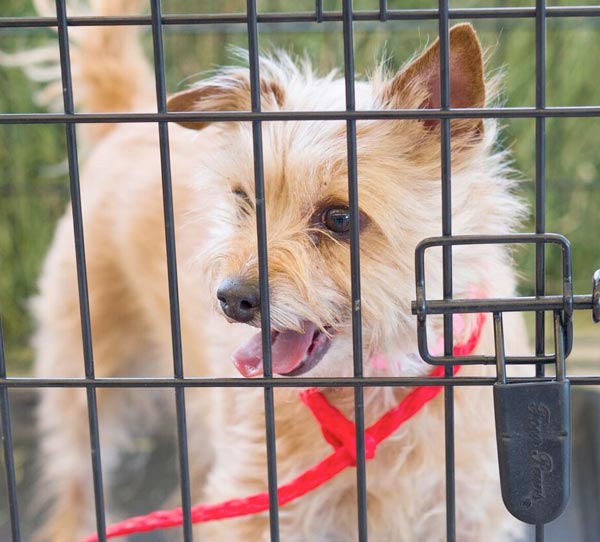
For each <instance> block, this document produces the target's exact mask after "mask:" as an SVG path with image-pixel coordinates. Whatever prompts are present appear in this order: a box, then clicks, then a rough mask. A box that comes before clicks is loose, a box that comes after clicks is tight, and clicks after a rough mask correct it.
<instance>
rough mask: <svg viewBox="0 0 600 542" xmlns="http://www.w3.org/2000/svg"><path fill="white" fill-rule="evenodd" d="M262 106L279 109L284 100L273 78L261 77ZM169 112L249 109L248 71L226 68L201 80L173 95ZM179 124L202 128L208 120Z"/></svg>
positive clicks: (282, 91) (207, 123)
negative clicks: (213, 75) (227, 69)
mask: <svg viewBox="0 0 600 542" xmlns="http://www.w3.org/2000/svg"><path fill="white" fill-rule="evenodd" d="M260 94H261V103H262V107H263V109H275V108H278V107H279V108H280V107H281V106H282V105H283V101H284V90H283V88H282V86H281V85H280V84H279V83H278V82H276V81H273V80H270V79H261V82H260ZM167 109H168V111H169V112H181V113H192V112H196V111H250V110H251V101H250V79H249V76H248V70H243V69H239V70H238V69H235V70H229V71H225V72H223V73H220V74H218V75H216V76H215V77H211V78H210V79H206V80H204V81H201V82H200V83H198V84H197V85H195V86H194V87H192V88H190V89H188V90H184V91H182V92H179V93H177V94H174V95H173V96H171V97H170V98H169V100H168V102H167ZM178 124H179V125H181V126H183V127H185V128H191V129H192V130H202V128H206V126H208V125H209V124H210V122H206V121H181V122H179V123H178Z"/></svg>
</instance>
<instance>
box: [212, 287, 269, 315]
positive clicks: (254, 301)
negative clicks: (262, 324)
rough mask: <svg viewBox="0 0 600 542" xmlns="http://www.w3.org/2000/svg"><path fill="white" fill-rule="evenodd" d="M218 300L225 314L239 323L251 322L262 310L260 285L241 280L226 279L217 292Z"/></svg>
mask: <svg viewBox="0 0 600 542" xmlns="http://www.w3.org/2000/svg"><path fill="white" fill-rule="evenodd" d="M217 299H218V300H219V302H220V303H221V309H223V312H224V313H225V314H226V315H227V316H229V318H232V319H233V320H237V321H238V322H249V321H250V320H252V319H253V318H254V317H255V316H256V315H257V314H258V312H259V309H260V295H259V291H258V284H256V283H255V282H252V281H248V280H244V279H240V278H234V279H225V280H224V281H223V282H222V283H221V285H220V286H219V289H218V290H217Z"/></svg>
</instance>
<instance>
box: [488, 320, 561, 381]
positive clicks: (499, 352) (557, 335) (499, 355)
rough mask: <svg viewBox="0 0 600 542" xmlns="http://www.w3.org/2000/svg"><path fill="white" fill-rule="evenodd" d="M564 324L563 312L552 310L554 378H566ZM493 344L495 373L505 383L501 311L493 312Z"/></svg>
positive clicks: (504, 354) (559, 379)
mask: <svg viewBox="0 0 600 542" xmlns="http://www.w3.org/2000/svg"><path fill="white" fill-rule="evenodd" d="M565 341H566V337H565V324H564V321H563V312H562V311H560V310H558V311H555V312H554V352H555V364H556V380H558V381H562V380H566V363H565ZM494 345H495V350H496V373H497V378H498V382H500V383H501V384H506V353H505V348H504V324H503V321H502V313H501V312H494Z"/></svg>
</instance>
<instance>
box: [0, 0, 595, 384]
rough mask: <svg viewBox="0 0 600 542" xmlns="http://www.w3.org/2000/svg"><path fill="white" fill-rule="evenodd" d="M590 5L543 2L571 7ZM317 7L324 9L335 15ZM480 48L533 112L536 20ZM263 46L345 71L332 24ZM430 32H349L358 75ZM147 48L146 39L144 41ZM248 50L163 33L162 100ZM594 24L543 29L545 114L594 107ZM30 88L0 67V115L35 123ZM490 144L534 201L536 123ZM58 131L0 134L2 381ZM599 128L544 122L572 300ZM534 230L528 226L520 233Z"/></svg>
mask: <svg viewBox="0 0 600 542" xmlns="http://www.w3.org/2000/svg"><path fill="white" fill-rule="evenodd" d="M586 3H590V4H592V3H593V2H584V1H577V2H567V1H563V2H549V4H550V5H577V4H586ZM340 4H341V2H340V1H339V0H325V2H324V7H325V8H326V9H336V10H337V9H340ZM531 4H532V2H531V0H530V1H529V2H526V1H508V0H507V1H499V0H487V1H486V0H479V1H477V0H470V1H469V0H451V2H450V5H451V7H452V8H458V7H493V6H530V5H531ZM388 5H389V7H390V8H391V9H396V8H416V7H419V8H428V7H430V8H435V7H436V5H437V3H436V2H435V1H433V0H389V2H388ZM258 7H259V11H303V10H305V11H309V10H312V9H314V0H298V1H294V2H292V1H290V0H279V1H277V0H258ZM377 7H378V2H377V0H356V1H355V8H356V9H377ZM163 10H164V12H165V13H191V12H198V11H202V12H243V11H244V10H245V1H244V0H219V1H217V0H202V1H191V0H187V1H186V0H165V1H164V2H163ZM32 14H33V10H32V8H31V5H30V2H29V1H27V0H1V1H0V17H3V16H11V17H12V16H24V15H32ZM472 22H473V23H474V24H475V26H476V28H477V30H478V32H479V35H480V37H481V40H482V42H483V44H484V46H485V47H486V48H488V49H489V50H490V51H491V56H490V64H489V65H490V68H491V69H492V70H497V69H503V71H504V73H505V92H504V102H505V103H506V104H507V105H509V106H515V107H520V106H532V105H534V101H535V27H534V20H533V19H531V18H522V19H514V20H505V19H497V20H477V21H472ZM260 30H261V34H260V40H261V42H260V45H261V47H262V48H263V49H265V50H268V49H271V48H273V47H281V48H283V49H285V50H288V51H293V52H296V53H299V54H302V53H304V52H306V53H307V54H308V56H309V57H310V58H311V59H312V60H313V63H314V65H315V66H318V67H319V69H320V70H322V71H323V72H325V71H327V70H329V69H331V68H334V67H340V66H342V64H343V48H342V37H341V25H340V24H337V23H324V24H319V25H318V24H314V23H311V24H300V23H299V24H295V25H282V24H272V25H261V28H260ZM436 34H437V22H436V21H434V20H431V21H418V22H387V23H379V22H369V23H366V22H362V23H356V25H355V53H356V69H357V72H358V73H360V74H366V73H368V72H369V71H370V70H371V69H372V68H373V66H374V65H375V64H376V62H377V59H379V58H381V56H382V52H383V51H386V52H387V55H388V56H390V57H391V58H392V63H393V65H396V66H398V65H400V64H401V63H402V62H403V61H404V60H405V59H406V58H408V57H409V56H410V55H411V54H412V53H413V52H414V51H415V50H416V49H419V48H422V47H423V46H425V45H426V44H427V43H428V42H430V41H432V40H433V39H435V36H436ZM52 42H54V43H56V37H55V35H54V34H53V32H52V31H51V30H48V29H5V28H1V29H0V49H1V50H5V51H15V50H20V49H27V48H31V47H33V46H35V45H39V44H43V43H52ZM148 42H149V39H148ZM230 45H237V46H241V47H245V46H246V45H247V36H246V33H245V26H244V25H224V26H211V27H208V26H203V27H201V28H199V29H191V28H189V27H169V28H166V29H165V48H166V65H167V76H168V87H169V90H171V91H174V90H177V89H178V88H181V82H182V81H183V80H184V79H185V78H186V77H188V76H190V75H191V74H196V73H198V72H201V71H203V70H207V69H211V68H213V67H215V66H218V65H221V64H226V63H228V62H230V61H231V56H230V53H229V52H228V46H230ZM599 59H600V19H599V18H571V19H556V18H551V19H549V20H548V46H547V85H546V92H547V94H546V95H547V103H548V105H551V106H583V105H599V104H600V84H599V81H600V80H599V75H598V73H599V68H600V60H599ZM36 88H37V87H36V85H35V84H33V83H31V82H30V81H28V80H27V79H26V78H25V77H24V76H23V75H22V74H21V73H20V72H19V71H18V70H15V69H7V68H2V67H0V113H22V112H35V111H40V109H39V108H38V107H37V106H36V105H35V103H34V101H33V99H32V96H33V94H34V93H35V90H36ZM503 124H504V126H505V130H504V132H503V135H502V138H501V141H500V143H499V145H501V146H502V147H509V148H510V150H511V153H512V156H513V158H514V165H515V168H516V169H517V170H519V171H520V172H521V173H522V178H523V182H522V183H521V191H522V194H523V195H524V196H525V197H527V198H529V199H532V195H533V183H532V179H533V178H534V175H535V122H534V120H533V119H515V120H507V121H505V122H503ZM65 157H66V148H65V133H64V127H63V126H60V125H51V124H48V125H17V124H9V125H7V124H3V125H0V311H1V316H2V325H3V330H4V338H5V350H6V355H7V360H8V362H9V369H10V371H11V373H14V374H19V373H22V372H26V371H27V370H28V367H29V365H30V361H31V350H30V347H29V337H30V334H31V330H32V322H31V319H30V317H29V315H28V310H27V302H28V299H29V298H30V297H31V295H32V294H34V293H35V284H36V277H37V276H38V274H39V272H40V265H41V262H42V260H43V256H44V253H45V251H46V249H47V246H48V244H49V242H50V240H51V237H52V232H53V227H54V224H55V222H56V220H57V218H58V217H59V216H60V214H61V213H62V212H63V210H64V207H65V205H66V204H67V202H68V192H69V189H68V179H67V175H66V166H65ZM599 157H600V118H591V119H568V118H562V119H549V120H548V121H547V162H546V167H547V188H548V195H547V211H548V219H547V228H548V230H549V231H555V232H559V233H563V234H564V235H566V236H567V237H568V238H569V239H570V241H571V243H572V246H573V260H574V277H575V290H576V293H589V291H590V286H591V275H592V272H593V271H594V269H596V268H598V267H600V241H599V240H598V237H599V234H600V212H599V210H600V158H599ZM525 229H526V230H531V229H532V226H531V221H530V223H529V224H527V225H526V227H525ZM518 258H519V259H520V261H521V266H522V274H523V276H524V280H523V286H522V289H523V292H526V293H530V292H531V284H532V277H533V252H532V251H527V250H524V251H522V252H519V253H518ZM548 280H549V288H550V289H551V290H553V291H556V292H558V291H560V287H561V286H560V284H561V282H560V264H559V254H557V253H554V252H552V251H550V253H549V254H548Z"/></svg>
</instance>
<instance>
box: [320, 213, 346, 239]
mask: <svg viewBox="0 0 600 542" xmlns="http://www.w3.org/2000/svg"><path fill="white" fill-rule="evenodd" d="M323 224H325V226H326V227H327V229H328V230H331V231H332V232H334V233H337V234H338V235H346V234H347V233H348V232H349V231H350V209H348V207H329V209H326V210H325V212H324V213H323Z"/></svg>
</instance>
